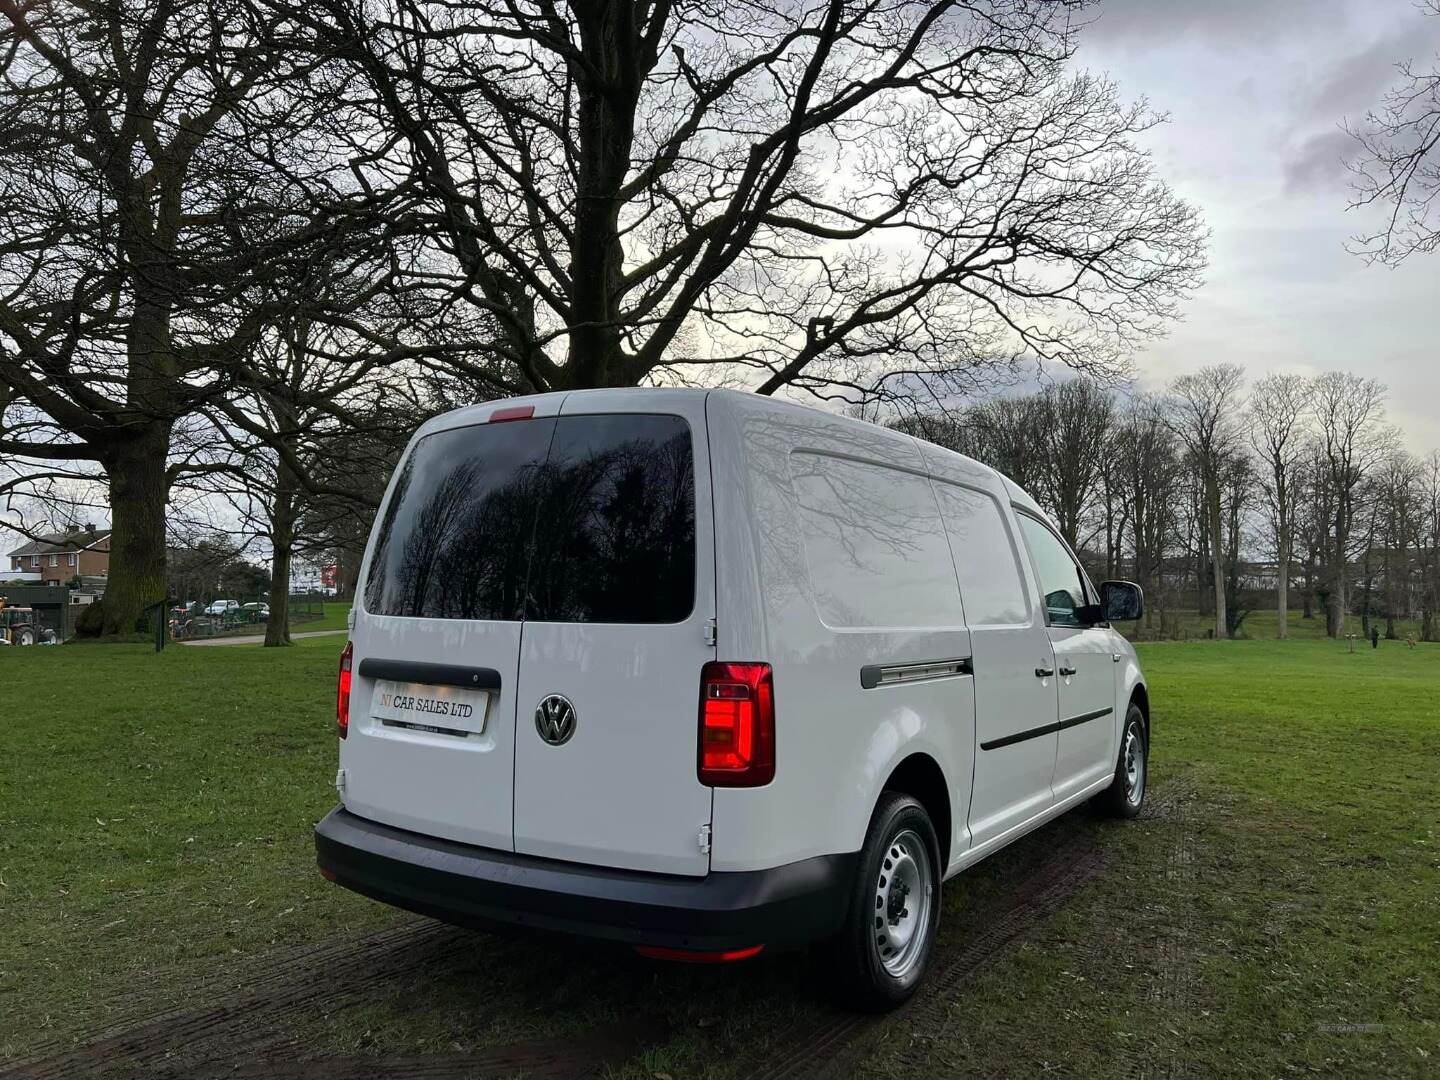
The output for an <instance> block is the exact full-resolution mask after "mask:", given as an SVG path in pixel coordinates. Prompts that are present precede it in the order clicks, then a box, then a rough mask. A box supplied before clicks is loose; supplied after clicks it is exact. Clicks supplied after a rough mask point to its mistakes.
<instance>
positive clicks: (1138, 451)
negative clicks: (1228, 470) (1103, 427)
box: [1108, 396, 1184, 634]
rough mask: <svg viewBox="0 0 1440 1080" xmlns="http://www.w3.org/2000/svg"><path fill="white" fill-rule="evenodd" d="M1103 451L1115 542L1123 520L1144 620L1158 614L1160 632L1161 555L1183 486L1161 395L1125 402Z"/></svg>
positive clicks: (1162, 617) (1162, 623)
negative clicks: (1115, 514) (1143, 599)
mask: <svg viewBox="0 0 1440 1080" xmlns="http://www.w3.org/2000/svg"><path fill="white" fill-rule="evenodd" d="M1108 457H1109V458H1110V460H1111V461H1112V462H1113V471H1112V474H1111V475H1112V477H1113V480H1112V482H1111V485H1110V486H1111V487H1112V488H1113V490H1114V496H1113V498H1114V500H1115V504H1116V505H1117V506H1118V508H1119V515H1120V517H1119V520H1118V521H1117V522H1116V526H1115V532H1116V538H1115V540H1114V543H1115V544H1116V546H1117V547H1121V546H1123V544H1124V534H1125V531H1126V526H1127V524H1128V528H1129V532H1130V536H1131V550H1132V552H1133V556H1134V560H1135V580H1136V581H1137V582H1138V583H1139V584H1140V586H1141V587H1142V588H1143V589H1144V590H1145V592H1146V595H1147V597H1149V598H1151V603H1149V604H1147V605H1146V612H1145V618H1146V626H1147V627H1149V626H1152V625H1153V618H1154V616H1155V615H1156V614H1158V615H1159V618H1160V632H1161V633H1162V634H1163V633H1164V632H1165V613H1166V607H1167V603H1166V601H1167V595H1166V588H1165V558H1166V556H1167V555H1168V554H1169V551H1170V547H1171V545H1172V543H1173V542H1174V539H1175V530H1176V524H1177V518H1178V516H1179V511H1178V505H1177V504H1178V502H1179V499H1178V498H1177V493H1178V492H1179V491H1180V489H1181V487H1182V480H1183V475H1184V466H1183V463H1182V462H1181V459H1180V455H1179V454H1178V453H1176V449H1175V440H1174V438H1173V437H1172V436H1171V434H1170V430H1169V428H1168V427H1167V426H1166V424H1165V420H1164V415H1163V405H1162V403H1161V402H1160V401H1158V400H1157V399H1155V398H1153V397H1146V396H1137V397H1134V398H1132V399H1130V400H1129V401H1128V402H1127V403H1126V405H1125V408H1124V411H1123V414H1122V420H1121V424H1120V428H1119V430H1118V431H1117V432H1116V434H1115V438H1114V440H1113V441H1112V444H1111V450H1110V453H1109V455H1108Z"/></svg>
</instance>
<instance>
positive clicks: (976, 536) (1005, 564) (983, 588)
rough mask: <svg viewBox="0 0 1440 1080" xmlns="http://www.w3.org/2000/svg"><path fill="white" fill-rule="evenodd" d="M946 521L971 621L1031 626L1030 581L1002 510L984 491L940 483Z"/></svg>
mask: <svg viewBox="0 0 1440 1080" xmlns="http://www.w3.org/2000/svg"><path fill="white" fill-rule="evenodd" d="M935 494H936V496H937V497H938V498H939V500H940V517H941V518H942V520H944V522H945V532H946V533H947V534H948V535H949V538H950V551H951V553H952V554H953V555H954V557H955V572H956V575H957V576H958V577H959V578H960V598H961V600H962V601H963V602H964V604H965V622H966V623H968V624H969V625H970V626H1020V625H1024V624H1026V623H1028V622H1029V621H1030V605H1029V603H1028V602H1027V601H1026V599H1025V584H1024V579H1023V578H1022V577H1021V576H1020V565H1019V563H1017V562H1016V561H1015V554H1016V553H1015V548H1014V547H1013V545H1012V544H1011V541H1010V530H1009V529H1007V528H1006V527H1005V519H1004V518H1003V517H1002V516H1001V510H1000V505H999V504H998V503H997V502H996V501H995V500H994V499H993V498H991V497H990V496H989V495H987V494H985V493H984V492H983V491H976V490H975V489H974V488H967V487H959V486H957V485H955V484H947V483H945V482H944V481H941V480H937V481H936V482H935Z"/></svg>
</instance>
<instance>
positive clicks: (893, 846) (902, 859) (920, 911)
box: [873, 829, 935, 979]
mask: <svg viewBox="0 0 1440 1080" xmlns="http://www.w3.org/2000/svg"><path fill="white" fill-rule="evenodd" d="M934 895H935V872H934V868H933V867H932V866H931V864H930V851H929V848H928V847H927V846H926V844H925V841H924V840H922V839H921V838H920V835H919V834H918V833H916V832H915V831H914V830H913V829H904V830H902V831H901V832H899V833H896V834H895V836H894V837H893V838H892V839H891V840H890V844H889V847H888V848H887V849H886V852H885V857H884V858H883V859H882V860H881V862H880V874H879V876H878V877H877V879H876V882H875V917H874V918H875V922H874V931H875V932H874V935H873V940H874V943H875V951H876V953H877V955H878V956H879V958H880V965H881V966H882V967H883V968H884V969H885V971H886V973H887V974H889V975H891V976H892V977H894V978H897V979H902V978H904V977H905V976H906V975H908V974H909V973H910V970H911V969H912V968H913V967H914V966H915V965H916V964H917V963H918V962H919V961H920V958H921V957H922V956H924V954H925V945H926V940H925V939H926V935H927V933H928V930H929V926H930V905H931V903H933V900H934Z"/></svg>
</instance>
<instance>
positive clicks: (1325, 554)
mask: <svg viewBox="0 0 1440 1080" xmlns="http://www.w3.org/2000/svg"><path fill="white" fill-rule="evenodd" d="M1385 396H1386V391H1385V388H1384V387H1383V386H1382V385H1381V384H1380V383H1378V382H1376V381H1375V380H1373V379H1366V378H1363V377H1361V376H1359V375H1355V374H1352V373H1349V372H1327V373H1325V374H1322V375H1317V376H1314V377H1306V376H1299V375H1283V374H1279V375H1268V376H1266V377H1264V378H1262V379H1259V380H1258V381H1256V382H1254V383H1253V384H1251V385H1248V386H1247V385H1246V382H1245V377H1244V372H1243V370H1242V369H1241V368H1240V367H1238V366H1236V365H1233V364H1221V365H1215V366H1212V367H1207V368H1204V369H1202V370H1201V371H1199V372H1197V373H1195V374H1192V375H1187V376H1184V377H1181V378H1179V379H1176V380H1174V381H1173V382H1172V383H1171V384H1170V385H1169V387H1168V388H1167V389H1166V390H1165V392H1163V393H1158V394H1131V393H1117V392H1113V391H1110V390H1107V389H1104V388H1102V387H1101V386H1100V385H1098V384H1096V383H1094V382H1092V381H1088V380H1085V379H1075V380H1071V381H1068V382H1063V383H1057V384H1054V385H1050V386H1047V387H1045V388H1044V389H1043V390H1040V391H1039V392H1036V393H1032V394H1027V395H1023V396H1012V397H999V398H993V399H991V400H987V401H983V402H980V403H978V404H973V405H969V406H966V407H963V408H960V409H958V410H949V411H941V412H933V411H932V412H919V413H915V414H913V415H910V416H907V417H905V418H904V419H902V420H900V421H897V422H896V424H897V426H899V427H901V428H902V429H904V430H906V431H909V432H911V433H912V434H915V435H918V436H920V437H922V438H926V439H929V440H931V441H933V442H937V443H939V444H941V445H943V446H947V447H950V448H951V449H954V450H958V451H960V452H961V453H965V454H968V455H970V456H972V457H975V458H977V459H979V460H981V461H984V462H986V463H988V464H990V465H993V466H994V467H996V468H997V469H999V470H1001V471H1002V472H1004V473H1005V474H1006V475H1008V476H1009V477H1010V478H1011V479H1013V480H1014V481H1015V482H1016V483H1018V484H1020V485H1021V486H1022V487H1024V488H1025V489H1026V490H1027V491H1029V492H1030V493H1031V494H1033V495H1034V496H1035V497H1036V499H1037V500H1039V501H1040V503H1041V504H1042V505H1043V506H1044V507H1045V508H1046V510H1047V511H1048V512H1049V513H1050V514H1051V516H1052V517H1053V518H1054V519H1055V522H1056V524H1057V526H1058V527H1059V529H1060V531H1061V532H1062V533H1063V534H1064V535H1065V537H1066V539H1067V540H1068V541H1069V542H1070V543H1071V545H1072V546H1073V547H1075V549H1076V550H1077V551H1078V552H1080V553H1081V556H1082V558H1083V559H1084V560H1085V561H1086V563H1087V564H1088V566H1089V567H1090V568H1091V569H1092V571H1093V572H1094V573H1095V574H1096V575H1097V576H1101V575H1103V576H1106V577H1117V576H1128V577H1131V578H1133V579H1134V580H1136V581H1137V582H1139V583H1140V584H1141V585H1142V586H1143V587H1144V588H1145V590H1146V594H1147V596H1148V597H1149V609H1148V612H1147V615H1146V624H1145V625H1146V629H1147V630H1148V631H1150V632H1152V633H1155V634H1157V635H1162V636H1163V635H1166V634H1169V633H1173V632H1175V630H1176V627H1177V626H1178V617H1179V615H1180V612H1181V607H1182V603H1183V604H1184V606H1186V607H1189V606H1190V605H1192V604H1193V605H1194V606H1198V608H1199V609H1200V611H1201V613H1202V614H1205V615H1213V619H1214V622H1213V627H1214V629H1213V633H1214V634H1215V635H1216V636H1219V637H1228V636H1233V635H1234V634H1236V633H1237V632H1239V631H1240V629H1241V627H1242V625H1243V624H1244V621H1245V618H1246V616H1247V615H1248V614H1249V613H1250V612H1251V611H1252V610H1254V608H1255V605H1256V603H1257V602H1258V601H1259V600H1261V599H1262V598H1263V600H1264V602H1266V603H1271V602H1273V603H1274V605H1275V608H1276V612H1277V619H1278V621H1277V633H1278V634H1279V636H1281V637H1285V636H1286V635H1287V632H1288V623H1289V619H1290V610H1291V608H1292V607H1298V608H1299V610H1300V612H1301V614H1302V616H1303V617H1304V618H1307V619H1308V618H1312V617H1318V618H1323V619H1324V620H1325V626H1326V632H1327V633H1328V634H1329V635H1331V636H1332V637H1338V636H1341V635H1344V634H1345V633H1346V632H1347V626H1350V625H1351V624H1348V623H1347V617H1354V616H1358V617H1359V618H1360V620H1361V631H1362V632H1363V633H1365V634H1368V633H1369V632H1370V629H1371V625H1372V621H1377V620H1378V621H1379V622H1381V623H1383V629H1382V632H1383V633H1384V634H1385V635H1386V636H1387V637H1392V638H1393V637H1396V636H1397V635H1398V631H1397V628H1396V620H1398V619H1409V618H1418V619H1419V621H1420V633H1421V636H1422V637H1423V638H1424V640H1426V641H1434V640H1437V638H1440V622H1437V612H1440V452H1432V453H1430V454H1429V455H1427V456H1425V457H1423V458H1419V457H1416V456H1415V455H1413V454H1411V453H1409V452H1408V451H1407V450H1406V449H1405V448H1404V447H1403V445H1402V443H1401V438H1400V433H1399V432H1398V431H1397V430H1396V428H1395V427H1394V426H1393V425H1391V424H1389V423H1387V422H1386V419H1385V408H1384V403H1385Z"/></svg>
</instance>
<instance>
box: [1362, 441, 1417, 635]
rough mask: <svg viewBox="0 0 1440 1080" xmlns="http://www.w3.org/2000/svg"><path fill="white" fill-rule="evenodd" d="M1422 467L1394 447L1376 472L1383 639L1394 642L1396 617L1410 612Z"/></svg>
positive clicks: (1375, 493)
mask: <svg viewBox="0 0 1440 1080" xmlns="http://www.w3.org/2000/svg"><path fill="white" fill-rule="evenodd" d="M1423 471H1424V470H1423V464H1422V462H1420V461H1419V460H1418V459H1417V458H1415V457H1414V456H1413V455H1411V454H1409V453H1407V452H1406V451H1404V450H1401V449H1399V448H1398V447H1397V448H1395V449H1394V450H1392V452H1391V453H1390V454H1389V455H1388V456H1387V457H1386V458H1385V461H1384V462H1383V463H1382V464H1381V466H1380V467H1379V469H1377V470H1376V476H1375V480H1374V501H1375V518H1376V525H1377V527H1376V533H1377V539H1378V541H1379V544H1380V553H1379V554H1380V568H1381V573H1382V574H1383V579H1384V602H1385V637H1386V639H1387V640H1390V641H1394V640H1395V639H1396V637H1397V634H1396V632H1395V618H1396V615H1397V614H1398V615H1400V616H1402V617H1403V616H1406V615H1408V614H1409V613H1410V612H1411V611H1412V610H1413V605H1412V603H1411V599H1412V590H1411V586H1412V583H1413V574H1412V571H1413V570H1414V569H1415V566H1414V564H1413V563H1412V561H1411V559H1412V553H1417V554H1418V549H1419V547H1420V544H1421V532H1422V529H1423V524H1422V518H1423V494H1422V489H1421V480H1422V476H1423Z"/></svg>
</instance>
